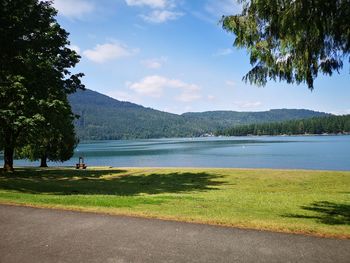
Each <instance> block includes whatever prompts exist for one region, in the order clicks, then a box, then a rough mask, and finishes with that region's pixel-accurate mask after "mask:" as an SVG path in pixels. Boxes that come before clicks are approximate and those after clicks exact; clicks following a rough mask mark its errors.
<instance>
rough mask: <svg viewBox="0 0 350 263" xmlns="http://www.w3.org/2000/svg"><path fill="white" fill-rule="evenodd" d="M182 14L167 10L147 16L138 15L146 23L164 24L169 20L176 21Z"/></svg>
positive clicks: (155, 11)
mask: <svg viewBox="0 0 350 263" xmlns="http://www.w3.org/2000/svg"><path fill="white" fill-rule="evenodd" d="M183 15H184V14H183V13H181V12H174V11H169V10H154V11H152V12H151V13H149V14H148V15H140V17H141V18H142V19H143V20H145V21H146V22H150V23H156V24H160V23H164V22H167V21H170V20H176V19H178V18H179V17H181V16H183Z"/></svg>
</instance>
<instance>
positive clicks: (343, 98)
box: [54, 0, 350, 114]
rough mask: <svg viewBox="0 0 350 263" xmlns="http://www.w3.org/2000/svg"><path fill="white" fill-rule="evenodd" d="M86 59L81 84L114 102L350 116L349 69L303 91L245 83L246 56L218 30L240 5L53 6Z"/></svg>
mask: <svg viewBox="0 0 350 263" xmlns="http://www.w3.org/2000/svg"><path fill="white" fill-rule="evenodd" d="M54 5H55V7H56V8H57V9H58V12H59V13H58V17H57V19H58V21H59V22H60V24H61V25H62V26H63V27H64V28H65V29H66V30H67V31H68V32H70V40H71V45H72V48H74V49H76V50H77V51H78V53H79V54H80V55H81V56H82V59H81V62H80V63H79V65H78V66H77V67H76V69H75V70H76V71H79V72H83V73H85V77H84V78H83V82H84V84H85V85H86V87H87V88H88V89H92V90H95V91H98V92H101V93H104V94H106V95H109V96H111V97H113V98H116V99H119V100H124V101H131V102H135V103H138V104H141V105H144V106H146V107H151V108H154V109H158V110H163V111H169V112H173V113H183V112H187V111H208V110H237V111H261V110H268V109H276V108H306V109H312V110H318V111H326V112H332V113H336V114H346V113H349V114H350V102H349V100H350V87H349V86H350V83H349V80H350V79H349V76H350V75H349V63H347V62H345V63H344V64H345V66H344V69H343V70H342V71H341V72H340V74H337V73H335V74H334V75H333V76H332V77H328V76H320V77H319V78H318V79H317V80H316V83H315V89H314V91H312V92H311V91H310V90H308V88H307V86H306V85H299V86H298V85H290V84H286V83H284V82H282V83H279V82H272V81H271V82H269V83H268V84H267V86H266V87H263V88H258V87H256V86H252V85H249V84H245V83H244V82H242V80H241V79H242V76H243V75H244V74H245V73H246V72H247V71H248V70H249V68H250V65H249V59H248V55H247V53H246V51H245V50H238V49H235V48H233V47H232V43H233V40H234V36H233V35H231V34H228V33H226V32H225V31H224V30H223V29H222V28H221V27H220V25H219V23H218V21H219V19H220V17H221V15H224V14H234V13H236V12H239V10H240V7H239V6H238V5H237V4H236V0H54Z"/></svg>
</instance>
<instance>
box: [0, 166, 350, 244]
mask: <svg viewBox="0 0 350 263" xmlns="http://www.w3.org/2000/svg"><path fill="white" fill-rule="evenodd" d="M0 203H7V204H8V203H11V204H21V205H30V206H39V207H50V208H64V209H72V210H83V211H91V212H105V213H109V214H123V215H133V216H144V217H154V218H163V219H173V220H182V221H191V222H200V223H210V224H218V225H227V226H237V227H245V228H254V229H265V230H273V231H283V232H295V233H306V234H313V235H320V236H334V237H344V238H350V172H338V171H305V170H267V169H190V168H164V169H160V168H120V169H118V168H101V167H99V168H89V169H87V170H75V169H70V168H50V169H36V168H17V169H16V171H15V172H14V173H12V174H4V173H0Z"/></svg>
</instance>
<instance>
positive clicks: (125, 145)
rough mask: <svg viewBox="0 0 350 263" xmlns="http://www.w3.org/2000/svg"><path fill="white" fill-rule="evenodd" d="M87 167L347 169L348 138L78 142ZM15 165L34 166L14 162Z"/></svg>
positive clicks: (349, 167) (349, 162) (349, 164)
mask: <svg viewBox="0 0 350 263" xmlns="http://www.w3.org/2000/svg"><path fill="white" fill-rule="evenodd" d="M78 156H83V157H84V158H85V162H86V163H87V164H88V165H90V166H127V167H132V166H155V167H161V166H173V167H175V166H187V167H243V168H244V167H246V168H297V169H326V170H350V136H295V137H283V136H278V137H268V136H266V137H229V138H195V139H191V138H185V139H157V140H129V141H93V142H86V143H81V144H79V146H78V147H77V149H76V153H75V156H74V157H73V158H72V159H71V160H70V161H68V162H65V163H63V164H62V163H51V164H50V163H49V165H74V164H75V163H76V162H77V158H78ZM15 165H38V163H37V162H36V163H30V162H27V161H24V160H16V161H15Z"/></svg>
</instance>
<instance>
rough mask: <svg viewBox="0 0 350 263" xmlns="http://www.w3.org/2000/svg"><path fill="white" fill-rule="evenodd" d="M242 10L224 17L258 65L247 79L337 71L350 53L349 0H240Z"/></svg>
mask: <svg viewBox="0 0 350 263" xmlns="http://www.w3.org/2000/svg"><path fill="white" fill-rule="evenodd" d="M239 2H241V3H242V4H243V11H242V13H241V14H238V15H233V16H224V17H223V19H222V25H223V28H224V29H226V30H227V31H229V32H233V33H234V34H235V35H236V39H235V41H234V46H236V47H238V48H246V49H247V50H248V52H249V54H250V63H251V64H252V69H251V70H250V71H249V72H248V73H247V74H246V75H245V76H244V78H243V79H244V80H245V81H249V82H250V83H252V84H257V85H262V86H264V85H265V84H266V82H267V81H268V80H269V79H272V80H283V81H287V83H297V84H300V83H306V84H307V85H308V87H309V88H310V89H313V88H314V80H315V78H316V77H317V76H318V74H319V73H323V74H327V75H332V73H333V72H334V71H339V70H340V69H341V68H342V67H343V62H344V61H346V60H347V59H348V57H349V52H350V1H349V0H240V1H239Z"/></svg>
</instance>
